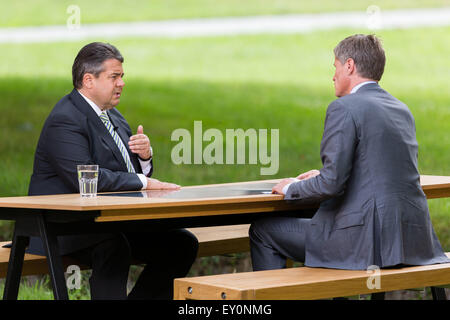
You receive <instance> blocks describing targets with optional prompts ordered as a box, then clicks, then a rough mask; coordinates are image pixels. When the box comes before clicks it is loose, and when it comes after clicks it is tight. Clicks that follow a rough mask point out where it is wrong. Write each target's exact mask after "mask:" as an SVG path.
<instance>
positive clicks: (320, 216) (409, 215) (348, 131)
mask: <svg viewBox="0 0 450 320" xmlns="http://www.w3.org/2000/svg"><path fill="white" fill-rule="evenodd" d="M334 54H335V62H334V66H335V68H336V72H335V75H334V77H333V81H334V86H335V94H336V96H337V97H338V99H337V100H335V101H333V102H332V103H331V104H330V105H329V106H328V110H327V114H326V119H325V126H324V132H323V137H322V142H321V151H320V155H321V159H322V163H323V168H322V169H321V170H320V171H319V170H311V171H308V172H306V173H303V174H301V175H299V176H298V177H297V178H288V179H283V180H282V181H281V182H280V183H279V184H277V185H276V186H275V187H274V188H273V192H274V193H279V194H283V195H285V199H286V200H294V199H296V200H300V201H318V202H320V207H319V209H318V211H317V212H316V214H315V215H314V217H313V218H312V219H300V218H293V217H283V216H280V217H275V218H266V219H262V220H259V221H256V222H255V223H253V224H252V226H251V229H250V239H251V254H252V262H253V269H254V270H255V271H256V270H266V269H278V268H283V267H285V265H286V258H290V259H292V260H295V261H301V262H305V265H306V266H309V267H326V268H337V269H354V270H364V269H367V268H368V267H369V266H370V265H377V266H379V267H390V266H398V265H426V264H435V263H444V262H449V259H447V257H446V256H445V254H444V252H443V250H442V247H441V245H440V243H439V241H438V239H437V237H436V234H435V232H434V230H433V227H432V224H431V221H430V215H429V212H428V206H427V200H426V197H425V194H424V193H423V191H422V188H421V186H420V181H419V180H420V176H419V172H418V164H417V152H418V151H417V150H418V144H417V140H416V135H415V124H414V118H413V116H412V114H411V112H410V110H409V109H408V107H407V106H406V105H405V104H404V103H402V102H401V101H399V100H397V99H396V98H394V97H393V96H391V95H390V94H389V93H388V92H386V91H385V90H383V89H382V88H381V87H380V86H379V85H378V81H379V80H380V79H381V76H382V74H383V71H384V65H385V60H386V58H385V54H384V50H383V48H382V46H381V43H380V41H379V39H377V38H376V37H375V36H373V35H360V34H358V35H354V36H350V37H348V38H346V39H344V40H342V41H341V42H340V43H339V44H338V45H337V47H336V48H335V49H334Z"/></svg>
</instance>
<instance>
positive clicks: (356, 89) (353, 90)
mask: <svg viewBox="0 0 450 320" xmlns="http://www.w3.org/2000/svg"><path fill="white" fill-rule="evenodd" d="M368 83H377V82H376V81H364V82H361V83H358V84H357V85H356V86H354V87H353V89H352V91H350V93H355V92H356V91H358V89H359V88H361V87H362V86H363V85H366V84H368Z"/></svg>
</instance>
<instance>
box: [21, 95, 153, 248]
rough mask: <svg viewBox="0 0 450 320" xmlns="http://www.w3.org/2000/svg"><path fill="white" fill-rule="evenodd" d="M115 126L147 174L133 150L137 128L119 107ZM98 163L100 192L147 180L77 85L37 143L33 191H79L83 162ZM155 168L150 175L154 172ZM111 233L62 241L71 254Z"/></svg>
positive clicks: (138, 186)
mask: <svg viewBox="0 0 450 320" xmlns="http://www.w3.org/2000/svg"><path fill="white" fill-rule="evenodd" d="M108 116H109V118H110V120H111V123H112V124H113V125H114V127H115V130H116V131H117V133H118V134H119V136H120V138H121V139H122V141H123V142H124V145H125V146H126V147H127V150H128V153H129V155H130V159H131V162H132V163H133V166H134V168H135V170H136V172H137V173H142V169H141V165H140V163H139V160H138V157H137V155H136V154H134V153H132V152H131V151H130V150H129V149H128V141H129V137H130V136H131V135H132V133H131V129H130V127H129V125H128V123H127V122H126V120H125V119H124V118H123V116H122V115H121V114H120V112H119V111H117V109H115V108H114V109H111V110H109V111H108ZM78 164H98V165H99V176H98V187H97V190H98V192H105V191H127V190H140V189H141V188H142V182H141V180H140V179H139V178H138V176H137V175H136V174H134V173H129V172H128V170H127V167H126V164H125V161H124V160H123V157H122V154H121V153H120V150H119V148H118V147H117V145H116V143H115V142H114V140H113V138H112V136H111V134H110V133H109V132H108V130H107V129H106V127H105V125H104V124H103V122H102V121H101V119H100V118H99V116H98V115H97V114H96V113H95V111H94V110H93V109H92V107H91V106H90V105H89V104H88V103H87V102H86V100H85V99H84V98H83V97H82V96H81V95H80V94H79V93H78V91H77V90H75V89H74V90H73V91H72V92H71V93H70V94H68V95H66V96H65V97H63V98H62V99H61V100H60V101H59V102H58V103H57V104H56V105H55V107H54V108H53V110H52V111H51V112H50V115H49V116H48V118H47V120H46V121H45V123H44V127H43V129H42V132H41V136H40V138H39V142H38V145H37V148H36V153H35V159H34V167H33V174H32V176H31V181H30V186H29V192H28V194H29V195H48V194H62V193H77V192H79V185H78V177H77V165H78ZM152 172H153V163H152V170H151V171H150V173H149V174H148V176H151V174H152ZM104 238H105V235H101V234H96V235H89V236H64V237H59V238H58V242H59V245H60V248H61V253H62V254H65V253H69V252H72V251H75V250H78V249H81V248H84V247H87V246H89V245H92V244H93V243H95V242H98V241H101V240H103V239H104ZM36 240H37V239H32V241H31V244H30V252H36V253H42V248H41V244H40V243H39V242H38V241H36Z"/></svg>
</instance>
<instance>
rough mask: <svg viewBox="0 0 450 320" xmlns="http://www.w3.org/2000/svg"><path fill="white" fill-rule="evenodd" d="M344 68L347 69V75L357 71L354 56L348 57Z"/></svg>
mask: <svg viewBox="0 0 450 320" xmlns="http://www.w3.org/2000/svg"><path fill="white" fill-rule="evenodd" d="M344 68H345V70H346V71H347V75H352V74H354V73H356V66H355V61H354V60H353V59H352V58H348V59H347V61H345V65H344Z"/></svg>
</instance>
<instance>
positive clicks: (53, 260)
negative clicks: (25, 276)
mask: <svg viewBox="0 0 450 320" xmlns="http://www.w3.org/2000/svg"><path fill="white" fill-rule="evenodd" d="M39 233H40V235H41V240H42V244H43V245H44V251H45V254H46V256H47V263H48V268H49V274H50V279H51V282H52V287H53V296H54V298H55V299H56V300H69V295H68V293H67V286H66V279H65V278H64V268H63V264H62V258H61V256H60V254H59V248H58V242H57V239H56V235H54V234H52V233H51V232H49V228H48V224H47V223H46V221H45V217H44V216H40V217H39Z"/></svg>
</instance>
